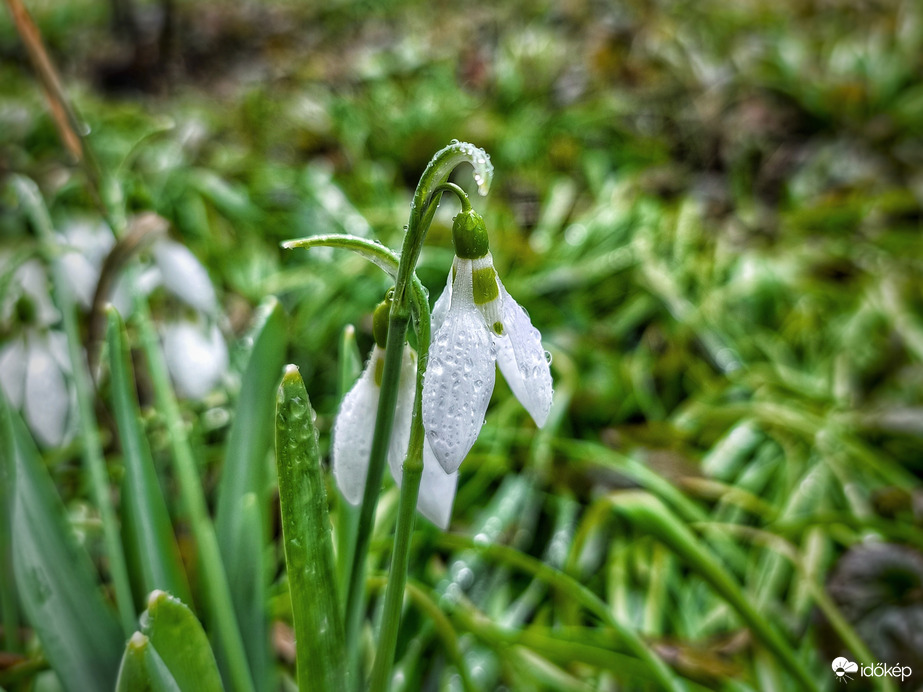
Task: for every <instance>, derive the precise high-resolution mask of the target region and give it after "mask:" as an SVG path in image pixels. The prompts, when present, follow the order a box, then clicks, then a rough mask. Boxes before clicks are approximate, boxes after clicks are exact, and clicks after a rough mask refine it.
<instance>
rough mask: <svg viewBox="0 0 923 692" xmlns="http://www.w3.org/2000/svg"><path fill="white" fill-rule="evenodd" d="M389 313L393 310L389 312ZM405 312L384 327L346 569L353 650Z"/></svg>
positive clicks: (349, 638)
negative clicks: (372, 422) (374, 403)
mask: <svg viewBox="0 0 923 692" xmlns="http://www.w3.org/2000/svg"><path fill="white" fill-rule="evenodd" d="M392 314H393V313H392ZM409 318H410V315H409V314H407V315H406V316H405V317H404V318H403V319H399V320H395V319H393V318H392V320H391V322H390V325H389V327H388V343H387V346H386V348H385V365H384V372H383V373H382V377H381V392H380V394H379V399H378V413H377V415H376V418H375V430H374V432H373V434H372V451H371V456H370V458H369V470H368V474H367V476H366V481H365V492H364V493H363V496H362V506H361V509H360V512H359V526H358V529H357V531H356V548H355V552H354V553H353V562H352V567H351V569H350V573H349V589H348V591H347V594H346V650H347V651H353V650H354V647H355V646H356V642H357V641H358V638H359V628H360V625H361V622H362V610H363V605H364V600H365V598H364V589H363V587H364V585H365V562H366V557H367V556H368V551H369V541H370V540H371V537H372V525H373V523H374V519H375V508H376V507H377V506H378V493H379V491H380V490H381V479H382V476H383V475H384V471H385V461H386V460H387V457H388V445H389V443H390V442H391V429H392V428H393V426H394V410H395V406H396V404H397V390H398V381H399V380H400V375H401V360H402V355H403V349H404V340H405V337H406V334H407V325H408V323H409V321H410V319H409Z"/></svg>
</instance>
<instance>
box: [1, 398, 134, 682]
mask: <svg viewBox="0 0 923 692" xmlns="http://www.w3.org/2000/svg"><path fill="white" fill-rule="evenodd" d="M0 430H2V432H0V437H2V439H3V441H4V443H5V444H4V445H3V446H4V449H3V456H2V459H3V463H4V465H5V467H6V470H5V475H6V476H7V478H8V479H9V480H10V486H9V499H10V525H11V528H12V541H11V555H12V563H13V575H14V577H15V580H16V588H17V591H18V593H19V596H20V599H21V603H22V608H23V611H24V613H25V615H26V618H27V620H28V622H29V624H31V626H32V627H33V628H34V629H35V631H36V633H37V634H38V637H39V640H40V641H41V643H42V649H43V651H44V654H45V657H46V658H47V659H48V662H49V663H50V664H51V667H52V668H53V669H54V670H55V672H56V673H57V674H58V677H59V678H60V680H61V683H62V685H63V686H64V688H65V689H66V690H73V691H74V692H84V691H85V690H108V689H112V686H113V685H114V683H115V680H116V675H117V673H118V666H119V656H120V653H121V650H122V641H123V639H122V634H121V630H120V628H119V625H118V622H117V621H116V619H115V616H114V614H113V613H112V611H111V609H110V608H109V607H107V606H106V604H105V603H104V602H103V599H102V596H101V594H100V592H99V588H98V585H97V583H96V577H95V573H94V570H93V566H92V564H91V562H90V559H89V557H88V556H87V554H86V553H85V552H84V551H83V549H82V548H80V547H79V546H78V545H77V544H76V542H75V541H74V538H73V535H72V534H71V530H70V527H69V526H68V524H67V521H66V519H65V513H64V507H63V505H62V503H61V499H60V497H59V496H58V494H57V491H56V490H55V487H54V484H53V483H52V480H51V478H50V477H49V475H48V472H47V471H46V469H45V467H44V465H43V464H42V460H41V457H40V456H39V454H38V450H36V448H35V444H34V443H33V442H32V440H31V438H30V437H29V433H28V432H27V431H26V429H25V426H24V424H23V423H22V421H21V420H19V418H18V416H15V415H14V414H13V413H12V412H11V411H10V410H9V408H8V407H7V405H6V402H5V400H4V398H3V397H2V396H0Z"/></svg>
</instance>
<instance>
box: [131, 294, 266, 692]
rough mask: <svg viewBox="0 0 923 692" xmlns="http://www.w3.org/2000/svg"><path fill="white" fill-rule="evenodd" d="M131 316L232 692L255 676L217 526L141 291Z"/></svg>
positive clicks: (246, 687)
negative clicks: (165, 432) (165, 431)
mask: <svg viewBox="0 0 923 692" xmlns="http://www.w3.org/2000/svg"><path fill="white" fill-rule="evenodd" d="M133 319H134V321H135V324H137V326H138V330H139V332H140V335H141V347H142V349H143V350H144V354H145V356H146V357H147V363H148V369H149V371H150V375H151V382H152V383H153V386H154V398H155V400H156V401H157V406H158V408H159V409H160V411H161V413H162V414H163V416H164V419H165V420H166V424H167V429H168V431H169V435H170V445H171V447H172V450H173V464H174V467H175V470H176V475H177V478H178V480H179V487H180V494H181V496H182V501H183V505H184V507H185V510H186V512H187V514H188V516H189V523H190V527H191V529H192V534H193V537H194V538H195V541H196V545H197V547H198V550H199V571H200V573H201V579H202V587H201V592H202V593H203V594H204V595H205V602H206V608H207V612H208V616H209V617H210V618H211V621H212V622H213V623H214V628H215V634H216V636H217V642H218V647H217V650H216V655H217V656H218V660H219V663H220V664H221V665H222V670H223V672H225V673H226V675H227V682H228V683H229V686H230V688H231V689H232V690H235V691H236V692H252V691H253V690H254V682H253V678H252V677H251V675H250V666H249V664H248V659H247V653H246V649H245V648H244V644H243V639H242V636H241V632H240V629H239V628H238V626H237V616H236V614H235V611H234V602H233V600H232V599H231V590H230V588H229V586H228V578H227V575H226V574H225V572H224V563H223V562H222V560H221V552H220V549H219V548H218V539H217V537H216V536H215V527H214V525H213V524H212V522H211V519H210V518H209V516H208V509H207V504H206V502H205V491H204V490H203V488H202V482H201V480H200V479H199V473H198V468H197V466H196V462H195V457H194V455H193V453H192V447H191V446H190V444H189V438H188V437H187V434H186V425H185V423H184V422H183V417H182V414H181V413H180V409H179V404H178V403H177V401H176V396H175V395H174V393H173V389H172V387H171V385H170V376H169V374H168V372H167V364H166V362H165V360H164V356H163V353H162V352H161V350H160V342H159V340H158V338H157V333H156V332H155V331H154V325H153V324H152V322H151V316H150V310H149V308H148V305H147V299H146V298H145V297H144V296H141V295H140V294H139V295H136V296H135V303H134V313H133Z"/></svg>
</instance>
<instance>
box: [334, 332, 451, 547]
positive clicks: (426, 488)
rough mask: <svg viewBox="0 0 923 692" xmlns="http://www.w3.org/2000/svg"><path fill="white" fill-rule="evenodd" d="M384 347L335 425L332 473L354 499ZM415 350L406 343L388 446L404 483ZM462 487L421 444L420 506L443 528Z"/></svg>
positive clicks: (394, 471) (368, 448) (360, 487)
mask: <svg viewBox="0 0 923 692" xmlns="http://www.w3.org/2000/svg"><path fill="white" fill-rule="evenodd" d="M384 355H385V351H384V349H383V348H381V347H379V346H378V345H376V346H374V347H373V349H372V355H371V356H370V357H369V360H368V363H366V366H365V370H363V371H362V375H361V376H360V377H359V380H358V381H357V382H356V384H355V385H354V386H353V388H352V389H350V390H349V393H347V395H346V396H345V397H344V398H343V402H342V403H341V404H340V410H339V413H337V417H336V423H335V424H334V428H333V452H332V466H333V475H334V477H335V478H336V481H337V485H338V486H339V488H340V491H341V492H342V493H343V496H344V497H345V498H346V499H347V500H348V501H349V502H350V503H351V504H354V505H355V504H358V503H359V502H361V501H362V494H363V493H364V492H365V482H366V476H367V474H368V467H369V457H370V456H371V452H372V435H373V432H374V429H375V417H376V414H377V412H378V398H379V395H380V394H381V375H382V371H383V369H384ZM416 359H417V356H416V353H414V351H413V350H412V349H411V348H410V346H407V345H405V346H404V354H403V360H402V362H401V376H400V383H399V385H398V394H397V408H396V412H395V417H394V427H393V428H392V432H391V443H390V446H389V448H388V466H389V467H390V469H391V475H392V476H393V477H394V480H395V482H396V483H397V484H398V487H400V484H401V477H402V475H403V469H402V467H403V463H404V458H405V456H406V454H407V445H408V444H409V442H410V425H411V420H412V417H413V399H414V393H415V391H416ZM457 486H458V474H457V473H446V472H445V471H443V470H442V467H441V466H440V465H439V463H438V462H437V461H436V458H435V456H434V455H433V451H432V449H431V448H430V446H429V443H428V442H426V441H424V444H423V476H422V478H421V480H420V493H419V496H418V498H417V510H418V511H419V512H420V513H421V514H422V515H423V516H425V517H426V518H427V519H429V520H430V521H432V522H433V523H434V524H436V525H437V526H439V527H440V528H442V529H445V528H447V527H448V525H449V520H450V519H451V517H452V503H453V502H454V500H455V490H456V487H457Z"/></svg>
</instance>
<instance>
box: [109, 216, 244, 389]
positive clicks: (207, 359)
mask: <svg viewBox="0 0 923 692" xmlns="http://www.w3.org/2000/svg"><path fill="white" fill-rule="evenodd" d="M132 226H133V228H134V229H135V230H134V231H133V232H132V233H133V234H135V233H138V234H142V235H145V236H146V237H148V238H150V237H153V238H154V240H153V242H152V243H151V244H150V248H149V250H148V252H149V254H150V258H151V261H150V262H148V263H147V264H145V265H142V267H141V270H140V271H138V272H124V273H122V275H121V276H120V277H119V280H118V281H117V282H116V285H115V288H114V289H113V291H112V295H111V302H112V304H113V305H115V307H116V309H117V310H118V311H119V313H121V314H122V315H129V314H131V311H132V308H133V305H132V297H133V295H134V294H135V293H140V294H142V295H149V294H150V293H152V292H153V291H154V290H156V289H157V288H159V287H162V288H163V289H164V290H165V291H167V292H168V293H169V294H171V295H172V296H174V297H175V298H177V299H179V301H180V302H181V303H184V304H185V305H187V306H189V307H190V308H192V311H193V316H192V317H191V318H186V317H179V318H174V319H170V320H167V321H166V322H165V323H163V324H162V325H161V327H160V333H161V339H162V341H163V350H164V358H165V360H166V362H167V369H168V370H169V371H170V378H171V379H172V380H173V384H174V385H175V387H176V392H177V394H179V395H180V396H181V397H186V398H189V399H201V398H202V397H204V396H205V395H206V394H208V393H209V392H210V391H211V390H212V389H214V388H215V387H216V386H217V385H218V383H219V382H220V381H221V379H222V378H223V377H224V374H225V373H226V372H227V369H228V361H229V357H228V347H227V343H226V342H225V340H224V336H223V335H222V333H221V330H220V329H219V328H218V326H217V324H216V323H215V320H216V319H217V317H218V314H219V310H218V299H217V297H216V294H215V289H214V286H213V285H212V282H211V279H210V278H209V276H208V271H207V270H206V269H205V267H204V266H202V263H201V262H199V260H198V259H197V258H196V256H195V255H194V254H193V253H192V251H191V250H189V248H187V247H186V246H185V245H183V244H182V243H178V242H176V241H173V240H170V238H169V237H167V236H166V231H167V221H166V220H165V219H164V218H162V217H160V216H158V215H157V214H154V213H150V212H149V213H144V214H139V215H138V216H136V217H135V218H134V219H133V221H132Z"/></svg>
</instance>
